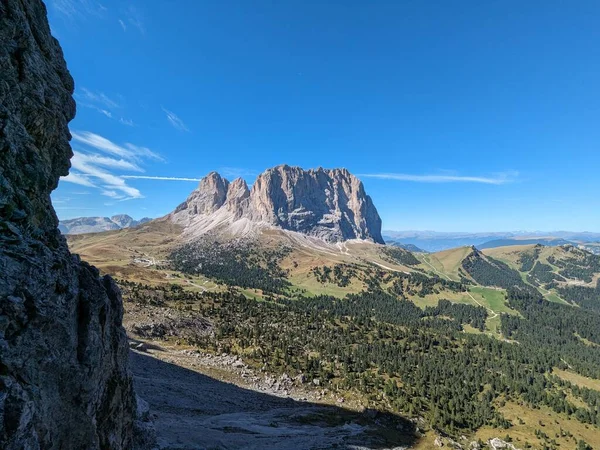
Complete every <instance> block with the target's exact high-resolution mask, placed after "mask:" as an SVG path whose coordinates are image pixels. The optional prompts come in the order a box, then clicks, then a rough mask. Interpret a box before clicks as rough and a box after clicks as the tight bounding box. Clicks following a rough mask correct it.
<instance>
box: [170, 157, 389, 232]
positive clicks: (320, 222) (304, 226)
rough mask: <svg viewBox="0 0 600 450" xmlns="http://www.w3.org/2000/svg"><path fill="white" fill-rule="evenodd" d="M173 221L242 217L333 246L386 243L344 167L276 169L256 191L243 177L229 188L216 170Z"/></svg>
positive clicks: (366, 201)
mask: <svg viewBox="0 0 600 450" xmlns="http://www.w3.org/2000/svg"><path fill="white" fill-rule="evenodd" d="M172 218H173V220H174V221H175V222H178V223H181V224H183V225H193V224H194V221H195V220H196V223H201V222H202V223H210V224H211V226H212V225H213V224H215V223H219V224H221V223H224V222H227V221H229V223H231V222H232V221H236V220H239V219H242V218H244V219H248V220H249V221H251V222H253V223H256V224H268V225H272V226H277V227H280V228H283V229H286V230H291V231H297V232H300V233H304V234H307V235H310V236H315V237H319V238H321V239H324V240H325V241H329V242H340V241H345V240H348V239H356V238H358V239H370V240H372V241H374V242H378V243H383V238H382V237H381V219H380V217H379V214H378V213H377V209H376V208H375V206H374V205H373V202H372V200H371V198H370V197H369V196H368V195H367V194H366V193H365V190H364V187H363V184H362V182H361V181H360V180H359V179H358V178H356V177H355V176H354V175H352V174H351V173H350V172H348V171H347V170H346V169H331V170H327V169H322V168H319V169H311V170H303V169H301V168H299V167H290V166H287V165H282V166H277V167H274V168H272V169H268V170H266V171H265V172H263V173H262V174H260V175H259V176H258V178H257V179H256V181H255V183H254V185H253V186H252V190H248V186H247V185H246V183H245V182H244V181H243V180H242V179H237V180H235V181H234V182H232V183H231V184H229V183H228V182H227V180H224V179H223V178H222V177H221V176H219V175H218V174H216V173H214V172H212V173H210V174H209V175H207V177H206V178H204V179H202V181H201V182H200V186H199V187H198V189H196V190H195V191H194V192H192V194H191V195H190V196H189V197H188V199H187V201H186V202H184V203H182V204H181V205H180V206H179V207H178V208H177V209H176V210H175V211H174V213H173V214H172ZM207 218H208V219H211V220H210V221H207V220H206V219H207ZM196 229H197V230H199V231H200V232H202V231H203V230H204V229H203V228H202V227H197V228H196Z"/></svg>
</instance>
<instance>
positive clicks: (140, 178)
mask: <svg viewBox="0 0 600 450" xmlns="http://www.w3.org/2000/svg"><path fill="white" fill-rule="evenodd" d="M123 178H127V179H137V180H162V181H200V180H201V179H202V178H185V177H155V176H150V175H123Z"/></svg>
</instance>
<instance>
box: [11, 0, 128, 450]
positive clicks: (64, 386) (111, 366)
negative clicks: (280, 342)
mask: <svg viewBox="0 0 600 450" xmlns="http://www.w3.org/2000/svg"><path fill="white" fill-rule="evenodd" d="M0 74H1V75H0V448H3V449H24V448H27V449H39V448H43V449H81V448H85V449H96V448H112V449H125V448H132V447H133V442H132V439H133V438H132V429H133V420H134V414H135V413H134V411H135V407H136V406H135V405H136V403H135V395H134V393H133V389H132V382H131V377H130V374H129V372H128V365H127V357H128V349H127V338H126V335H125V331H124V329H123V327H122V325H121V318H122V314H123V310H122V302H121V295H120V292H119V289H118V288H117V287H116V285H115V284H114V282H113V281H112V279H111V278H110V277H100V275H99V273H98V271H97V270H96V269H95V268H93V267H91V266H89V265H88V264H86V263H84V262H81V261H80V260H79V258H78V257H77V256H74V255H71V254H70V253H69V250H68V248H67V245H66V242H65V240H64V238H63V237H62V236H61V234H60V232H59V231H58V229H57V225H58V219H57V217H56V214H55V212H54V210H53V208H52V205H51V202H50V192H51V191H52V190H53V189H55V188H56V186H57V184H58V179H59V177H60V176H62V175H66V174H67V172H68V169H69V159H70V158H71V156H72V152H71V148H70V146H69V139H70V135H69V131H68V122H69V121H70V120H71V119H72V118H73V116H74V114H75V103H74V101H73V99H72V93H73V80H72V78H71V76H70V75H69V72H68V71H67V68H66V64H65V61H64V58H63V55H62V51H61V49H60V46H59V45H58V42H57V41H56V40H55V39H54V38H52V36H51V35H50V29H49V26H48V22H47V18H46V9H45V7H44V5H43V4H42V2H41V1H39V0H3V1H2V2H0Z"/></svg>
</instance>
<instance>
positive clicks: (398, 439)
mask: <svg viewBox="0 0 600 450" xmlns="http://www.w3.org/2000/svg"><path fill="white" fill-rule="evenodd" d="M140 348H141V349H143V350H141V351H139V350H132V351H131V358H130V359H131V366H132V371H133V374H134V382H135V388H136V391H137V393H138V395H140V396H141V397H142V398H143V399H145V400H146V401H147V402H148V403H149V404H150V410H151V414H152V417H153V419H154V423H155V428H156V432H157V437H158V444H159V446H160V448H161V449H163V450H175V449H177V450H191V449H265V450H266V449H278V450H292V449H293V450H302V449H328V448H338V449H346V448H347V449H401V448H409V447H410V446H411V445H413V444H414V437H413V432H412V430H413V424H412V423H410V422H408V421H406V420H404V419H402V418H400V417H396V416H392V415H387V414H382V413H377V412H374V411H363V412H356V411H352V410H349V409H344V408H342V407H340V406H329V405H323V404H316V403H311V402H308V401H299V400H297V399H296V400H294V399H293V398H292V397H293V396H292V394H290V393H289V392H287V390H286V389H281V388H280V387H279V386H273V387H271V388H270V389H271V390H275V391H276V392H269V393H266V392H261V391H260V390H261V389H263V390H265V389H268V387H265V386H264V383H257V382H256V378H257V377H255V376H253V377H252V379H251V380H249V381H248V383H247V386H240V384H242V383H232V382H225V381H220V379H218V378H217V375H216V373H217V372H218V371H219V370H220V369H219V367H218V366H219V364H212V363H211V362H210V361H207V360H206V358H205V357H196V356H194V354H193V352H189V351H183V352H182V351H177V350H174V349H172V348H168V347H159V346H152V345H150V346H148V345H141V346H140ZM217 358H219V357H217ZM238 365H239V364H238ZM238 368H239V369H240V370H242V371H243V370H245V369H243V368H242V367H238ZM203 372H205V373H209V374H210V375H211V376H207V375H205V374H204V373H203ZM268 384H271V383H270V382H269V383H268ZM276 394H277V395H276ZM297 394H298V395H296V397H298V396H300V395H304V394H302V393H297ZM278 395H279V396H278Z"/></svg>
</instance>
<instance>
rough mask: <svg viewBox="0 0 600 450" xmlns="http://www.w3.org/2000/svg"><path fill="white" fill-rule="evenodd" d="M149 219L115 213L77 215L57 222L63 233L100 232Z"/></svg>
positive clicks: (134, 225) (141, 222)
mask: <svg viewBox="0 0 600 450" xmlns="http://www.w3.org/2000/svg"><path fill="white" fill-rule="evenodd" d="M149 220H152V219H150V218H149V217H144V218H142V219H140V220H135V219H134V218H133V217H131V216H128V215H127V214H117V215H115V216H112V217H77V218H75V219H68V220H61V221H60V222H59V224H58V229H59V230H60V231H61V233H63V234H84V233H100V232H102V231H110V230H120V229H122V228H130V227H136V226H138V225H141V224H143V223H146V222H148V221H149Z"/></svg>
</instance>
